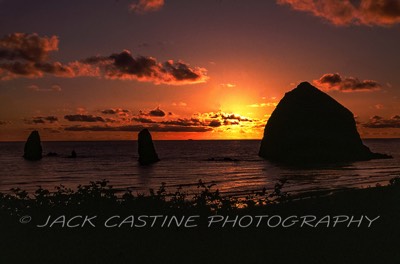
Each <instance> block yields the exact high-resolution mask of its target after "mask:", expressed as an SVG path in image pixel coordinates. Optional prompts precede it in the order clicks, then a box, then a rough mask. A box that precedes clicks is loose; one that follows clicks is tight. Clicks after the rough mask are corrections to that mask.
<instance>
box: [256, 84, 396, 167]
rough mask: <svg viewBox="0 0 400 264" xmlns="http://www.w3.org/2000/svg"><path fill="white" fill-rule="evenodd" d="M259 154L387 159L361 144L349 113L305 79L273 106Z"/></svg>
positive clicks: (299, 159) (297, 159)
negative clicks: (274, 107)
mask: <svg viewBox="0 0 400 264" xmlns="http://www.w3.org/2000/svg"><path fill="white" fill-rule="evenodd" d="M259 156H260V157H263V158H265V159H268V160H272V161H278V162H289V163H308V164H312V163H315V162H317V163H318V162H342V161H361V160H370V159H375V158H390V156H388V155H384V154H378V153H373V152H371V151H370V150H369V148H368V147H366V146H365V145H363V143H362V141H361V138H360V135H359V134H358V132H357V127H356V122H355V120H354V116H353V113H352V112H350V111H349V110H348V109H347V108H345V107H344V106H343V105H341V104H340V103H338V102H337V101H336V100H335V99H333V98H332V97H330V96H329V95H327V94H326V93H324V92H322V91H320V90H319V89H317V88H316V87H314V86H312V85H311V84H310V83H308V82H303V83H301V84H300V85H299V86H297V88H295V89H293V90H292V91H290V92H288V93H286V94H285V96H284V97H283V99H282V100H281V101H280V102H279V104H278V105H277V107H276V109H275V110H274V112H273V113H272V115H271V117H270V118H269V120H268V123H267V125H266V126H265V131H264V138H263V139H262V141H261V147H260V151H259Z"/></svg>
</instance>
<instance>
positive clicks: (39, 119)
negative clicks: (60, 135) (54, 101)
mask: <svg viewBox="0 0 400 264" xmlns="http://www.w3.org/2000/svg"><path fill="white" fill-rule="evenodd" d="M24 121H25V123H27V124H46V123H51V124H52V123H55V122H58V117H56V116H35V117H32V120H26V119H25V120H24Z"/></svg>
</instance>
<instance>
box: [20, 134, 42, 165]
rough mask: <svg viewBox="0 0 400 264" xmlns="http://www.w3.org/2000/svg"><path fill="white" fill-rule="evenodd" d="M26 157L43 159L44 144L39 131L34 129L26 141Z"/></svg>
mask: <svg viewBox="0 0 400 264" xmlns="http://www.w3.org/2000/svg"><path fill="white" fill-rule="evenodd" d="M24 158H25V159H26V160H40V159H42V144H41V142H40V136H39V132H38V131H36V130H35V131H32V133H31V134H30V135H29V137H28V140H27V141H26V143H25V148H24Z"/></svg>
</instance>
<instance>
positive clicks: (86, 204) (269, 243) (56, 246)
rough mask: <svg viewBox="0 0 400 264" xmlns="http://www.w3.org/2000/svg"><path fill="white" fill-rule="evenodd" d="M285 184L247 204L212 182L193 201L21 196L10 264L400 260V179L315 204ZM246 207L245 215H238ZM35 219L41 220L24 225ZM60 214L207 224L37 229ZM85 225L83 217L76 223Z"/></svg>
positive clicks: (6, 241) (7, 255) (7, 218)
mask: <svg viewBox="0 0 400 264" xmlns="http://www.w3.org/2000/svg"><path fill="white" fill-rule="evenodd" d="M281 187H282V185H281V184H278V185H277V186H276V188H275V190H272V191H271V192H270V193H268V192H267V191H266V190H262V191H261V192H259V193H256V194H253V195H252V196H251V197H248V198H247V199H244V200H243V201H242V202H240V201H237V200H235V199H229V198H224V197H221V196H220V195H219V193H218V191H217V190H216V191H212V190H211V188H212V185H206V184H204V183H202V182H200V183H199V192H198V193H196V194H195V195H194V196H193V197H191V198H189V197H187V196H186V194H185V193H184V192H182V190H177V191H176V192H173V193H167V192H166V191H165V186H161V187H160V189H159V190H157V191H151V192H150V195H132V193H130V192H126V193H125V194H123V195H122V196H121V197H117V196H116V195H115V192H116V190H114V189H113V188H111V187H110V186H108V184H107V182H106V181H101V182H93V183H91V184H90V185H87V186H80V187H79V188H78V189H77V190H76V191H73V190H70V189H68V188H65V187H62V186H60V187H59V188H58V189H57V191H56V192H55V193H50V192H49V191H47V190H44V189H38V190H37V191H36V193H35V197H34V198H30V197H28V196H27V193H26V192H24V191H21V190H14V193H13V194H11V195H5V194H1V195H0V202H1V203H0V208H1V210H0V232H1V239H0V248H1V254H0V263H397V261H398V260H399V259H400V251H399V250H398V238H399V235H400V225H399V223H400V210H398V205H399V204H400V186H399V180H398V179H394V180H392V181H391V184H390V185H389V186H386V187H377V188H370V189H363V190H351V191H343V192H340V193H336V194H334V195H328V196H323V197H313V196H312V195H311V196H310V197H308V198H307V199H293V198H290V197H288V196H287V194H285V193H283V192H282V190H281ZM238 203H239V204H241V206H244V208H242V209H238V208H237V206H236V205H237V204H238ZM216 214H218V215H224V216H230V217H231V219H234V218H235V216H238V217H239V218H242V217H243V218H246V217H247V218H249V216H260V215H264V216H272V215H278V216H281V217H282V218H288V217H291V216H296V215H297V216H305V215H314V216H316V217H318V218H319V219H322V217H324V216H326V215H331V216H335V215H336V216H338V215H342V216H343V215H348V216H355V217H356V218H360V216H361V215H368V216H370V217H376V216H378V215H379V216H380V218H379V219H378V220H377V221H376V222H375V223H374V224H373V225H372V226H371V227H367V226H366V224H365V223H364V222H363V223H362V225H361V226H360V227H357V223H356V222H354V223H353V224H352V225H351V226H350V227H347V226H346V225H343V224H339V225H338V226H337V227H332V223H331V224H330V225H329V226H327V224H326V223H325V224H324V223H322V224H321V225H319V226H318V227H310V226H305V227H299V226H298V225H296V226H294V227H288V228H284V227H282V226H278V227H269V228H268V227H265V226H264V227H255V226H254V225H253V226H251V227H248V228H241V227H238V226H236V227H232V224H229V223H228V224H227V226H226V227H221V226H220V225H216V226H215V227H211V228H209V227H208V226H207V222H206V220H205V219H206V217H207V216H212V215H216ZM27 215H29V216H30V217H31V222H29V223H25V224H23V223H24V222H26V221H27V220H26V219H28V218H26V216H27ZM60 215H64V216H65V217H66V218H67V219H71V217H73V216H77V215H78V216H79V215H80V216H93V215H97V217H98V220H100V219H102V220H104V219H106V218H109V217H110V216H121V218H119V219H118V221H119V223H120V222H121V221H122V220H121V219H123V218H125V217H127V216H130V215H135V216H139V215H147V216H149V215H153V216H154V215H168V216H176V217H178V218H179V217H182V216H190V215H198V216H201V217H203V218H200V221H199V226H197V227H194V228H183V227H177V226H174V225H172V227H170V228H165V227H161V226H160V224H157V225H155V226H154V227H150V225H149V224H148V225H147V226H145V227H141V228H140V227H133V228H132V227H131V226H130V225H129V223H128V224H125V225H123V226H121V227H115V226H114V227H112V228H106V227H104V226H101V225H99V226H96V227H95V228H94V227H91V226H90V225H86V226H85V227H83V228H82V227H75V228H66V227H61V225H62V224H61V223H60V222H59V223H58V224H55V225H54V226H53V227H48V226H47V227H44V228H38V227H36V225H43V224H44V223H45V220H46V218H47V217H48V216H52V217H53V219H54V218H55V217H56V216H60ZM113 219H114V220H115V221H116V222H115V223H118V221H117V220H116V219H117V218H113ZM78 220H79V219H78ZM114 220H113V221H114ZM356 220H357V219H356ZM20 221H21V222H23V223H20ZM78 223H80V221H77V219H75V220H74V222H71V223H70V224H71V225H75V224H78ZM242 224H246V221H244V222H243V223H242ZM271 224H272V225H273V224H274V222H272V223H271Z"/></svg>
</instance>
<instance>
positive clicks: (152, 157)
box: [138, 129, 160, 165]
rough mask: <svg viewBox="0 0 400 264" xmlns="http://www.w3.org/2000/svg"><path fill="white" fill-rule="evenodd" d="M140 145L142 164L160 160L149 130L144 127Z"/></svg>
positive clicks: (140, 161) (140, 136)
mask: <svg viewBox="0 0 400 264" xmlns="http://www.w3.org/2000/svg"><path fill="white" fill-rule="evenodd" d="M138 146H139V163H140V165H149V164H152V163H155V162H157V161H159V160H160V159H159V158H158V155H157V153H156V150H155V148H154V145H153V139H152V138H151V134H150V132H149V130H147V129H143V130H142V131H140V132H139V136H138Z"/></svg>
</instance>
